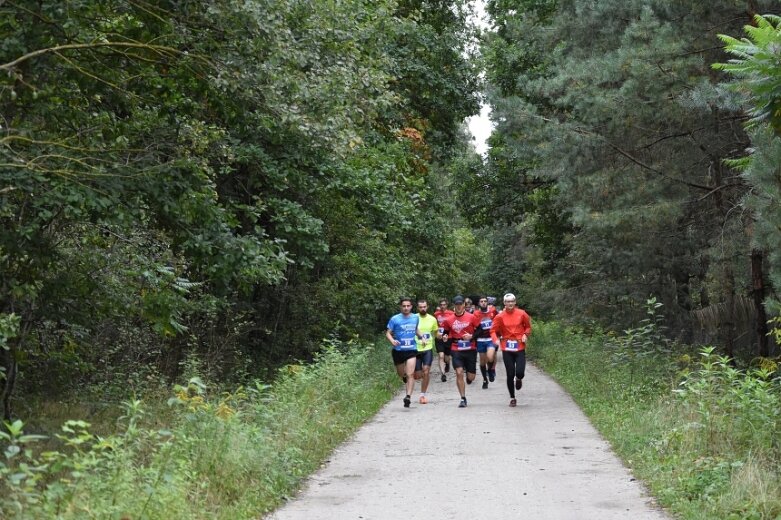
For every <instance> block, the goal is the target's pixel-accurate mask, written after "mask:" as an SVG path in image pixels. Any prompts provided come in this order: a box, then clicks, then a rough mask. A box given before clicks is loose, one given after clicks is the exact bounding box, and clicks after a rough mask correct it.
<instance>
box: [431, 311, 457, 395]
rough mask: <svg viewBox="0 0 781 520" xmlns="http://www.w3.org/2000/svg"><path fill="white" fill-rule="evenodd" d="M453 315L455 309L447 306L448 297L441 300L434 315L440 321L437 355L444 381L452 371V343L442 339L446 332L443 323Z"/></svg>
mask: <svg viewBox="0 0 781 520" xmlns="http://www.w3.org/2000/svg"><path fill="white" fill-rule="evenodd" d="M452 315H453V311H451V310H450V309H448V308H447V298H442V299H440V300H439V308H438V309H437V310H436V312H434V317H435V318H436V319H437V323H439V330H438V331H437V341H436V348H437V356H439V372H440V373H441V374H442V382H443V383H444V382H445V381H447V376H446V375H445V374H447V373H448V372H450V343H449V342H447V341H445V340H444V339H442V334H444V333H445V329H443V328H442V324H443V323H444V322H445V319H447V318H448V317H450V316H452Z"/></svg>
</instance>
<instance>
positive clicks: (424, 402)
mask: <svg viewBox="0 0 781 520" xmlns="http://www.w3.org/2000/svg"><path fill="white" fill-rule="evenodd" d="M418 401H419V402H420V404H426V403H428V399H426V396H425V395H421V396H420V399H419V400H418Z"/></svg>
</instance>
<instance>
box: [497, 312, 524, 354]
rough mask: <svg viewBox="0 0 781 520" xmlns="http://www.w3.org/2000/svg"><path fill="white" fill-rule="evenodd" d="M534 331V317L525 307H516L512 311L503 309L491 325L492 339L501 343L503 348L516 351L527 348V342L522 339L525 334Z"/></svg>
mask: <svg viewBox="0 0 781 520" xmlns="http://www.w3.org/2000/svg"><path fill="white" fill-rule="evenodd" d="M531 333H532V319H531V318H530V317H529V315H528V314H526V311H524V310H523V309H518V308H515V309H513V310H512V311H506V310H504V311H502V312H500V313H499V314H497V315H496V317H495V318H494V323H493V325H491V339H492V340H493V341H494V343H500V342H499V338H502V340H501V343H500V346H501V349H502V350H509V351H510V352H515V351H518V350H525V349H526V343H524V342H522V341H521V338H522V337H523V335H524V334H526V335H527V336H528V335H529V334H531Z"/></svg>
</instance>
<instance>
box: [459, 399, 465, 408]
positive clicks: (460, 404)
mask: <svg viewBox="0 0 781 520" xmlns="http://www.w3.org/2000/svg"><path fill="white" fill-rule="evenodd" d="M458 407H459V408H466V397H462V398H461V402H460V403H458Z"/></svg>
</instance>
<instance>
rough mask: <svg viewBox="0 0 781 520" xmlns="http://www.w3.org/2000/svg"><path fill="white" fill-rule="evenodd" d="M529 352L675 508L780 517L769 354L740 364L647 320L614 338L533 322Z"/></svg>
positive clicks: (779, 445)
mask: <svg viewBox="0 0 781 520" xmlns="http://www.w3.org/2000/svg"><path fill="white" fill-rule="evenodd" d="M638 331H640V333H641V334H640V335H641V336H642V338H643V341H638V340H637V337H638ZM529 352H530V357H531V359H533V360H534V361H536V362H537V363H538V365H539V366H540V367H541V368H543V369H544V370H545V371H546V372H548V373H549V374H551V375H552V376H553V377H555V378H556V379H557V380H558V381H559V382H560V383H561V384H562V385H563V386H564V387H565V388H566V389H567V390H568V391H569V392H570V393H571V394H572V395H573V397H574V399H575V400H576V401H577V402H578V403H579V404H580V405H581V407H582V408H583V409H584V411H585V412H586V413H587V414H588V415H589V416H590V418H591V419H592V421H593V423H594V424H595V426H596V427H597V428H598V429H599V430H600V431H601V432H602V433H603V435H604V436H605V437H606V438H607V439H608V440H609V441H610V442H611V444H612V445H613V447H614V448H615V449H616V451H617V452H618V453H619V455H620V456H621V457H622V458H623V459H624V461H625V463H626V464H627V465H628V466H630V467H631V469H632V470H633V472H634V473H635V475H636V476H638V477H639V478H641V479H643V480H644V481H645V482H646V483H647V484H648V486H649V488H650V490H651V491H652V492H653V493H654V494H655V495H656V497H657V498H658V499H659V501H660V503H661V504H662V505H664V506H666V507H668V508H669V509H670V510H671V511H673V512H674V513H675V514H677V515H678V516H679V517H681V518H687V519H731V518H735V519H777V518H781V378H779V377H778V376H779V374H778V372H777V366H776V365H775V364H774V363H772V362H766V363H765V366H764V367H763V368H760V369H748V370H737V369H735V368H733V367H732V366H731V365H730V363H728V360H727V359H725V358H722V357H719V356H717V355H716V354H714V351H713V349H710V348H708V349H701V350H700V351H699V352H696V351H694V352H692V351H684V349H683V347H681V346H680V345H670V344H665V343H664V340H662V339H661V337H660V336H659V335H657V334H656V333H655V331H654V330H653V328H651V329H646V330H645V332H642V331H641V329H636V330H633V331H627V334H626V335H624V336H621V337H614V336H610V335H607V334H603V333H600V332H590V333H586V332H584V331H579V330H576V329H571V328H565V327H563V326H561V325H558V324H555V323H542V324H539V323H538V325H537V326H536V327H535V333H534V338H533V343H531V344H530V347H529Z"/></svg>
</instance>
